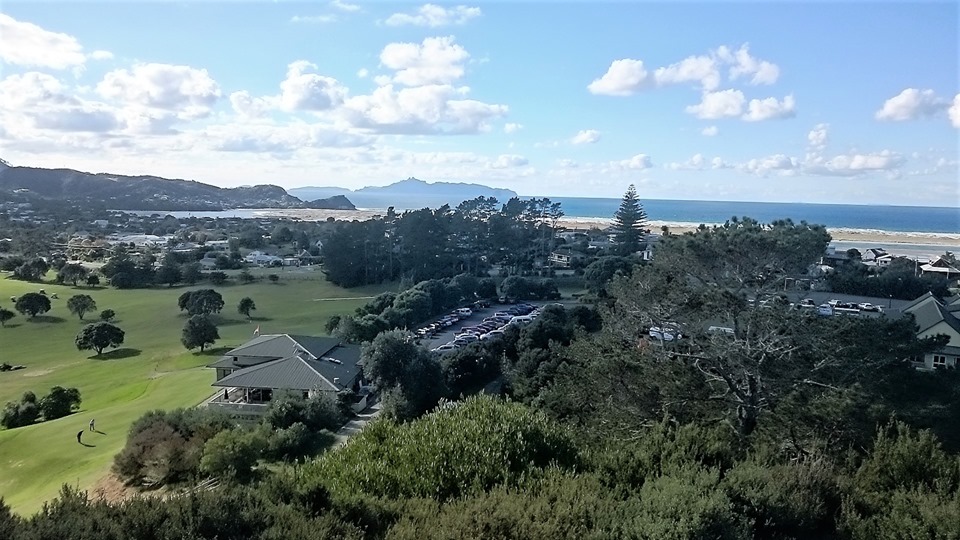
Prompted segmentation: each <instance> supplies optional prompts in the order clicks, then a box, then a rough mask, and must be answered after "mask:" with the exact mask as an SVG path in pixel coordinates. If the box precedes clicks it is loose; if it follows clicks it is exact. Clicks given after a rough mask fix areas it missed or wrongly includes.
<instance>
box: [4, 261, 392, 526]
mask: <svg viewBox="0 0 960 540" xmlns="http://www.w3.org/2000/svg"><path fill="white" fill-rule="evenodd" d="M253 273H254V275H260V274H263V275H266V274H269V273H276V274H279V275H280V276H281V279H280V282H279V283H270V282H269V281H267V280H263V281H260V282H257V283H253V284H249V285H238V284H233V285H225V286H222V287H217V288H216V289H217V290H218V291H219V292H220V293H221V294H222V295H223V299H224V302H225V306H224V309H223V313H221V315H220V317H219V319H216V320H217V321H218V322H217V324H218V326H219V329H220V337H221V339H220V340H219V341H218V342H217V344H216V345H215V346H214V347H215V348H222V347H234V346H237V345H240V344H241V343H243V342H245V341H246V340H248V339H250V338H251V337H252V333H253V330H254V328H256V327H257V325H259V326H260V331H261V333H262V334H269V333H300V334H308V335H321V334H323V333H324V332H323V325H324V323H325V322H326V320H327V319H328V318H329V317H330V316H331V315H334V314H337V313H349V312H352V311H353V310H354V309H355V308H356V307H358V306H360V305H362V304H363V303H365V302H366V300H364V299H358V298H356V297H363V296H370V295H375V294H377V293H379V292H382V291H383V290H387V289H388V288H389V287H368V288H358V289H350V290H346V289H341V288H339V287H336V286H334V285H332V284H330V283H327V282H326V281H324V280H323V277H322V274H321V273H320V272H319V271H316V272H309V271H304V270H286V271H283V270H280V269H274V270H271V271H266V270H263V271H259V270H258V271H254V272H253ZM51 275H52V274H51ZM5 278H6V275H5V274H3V273H0V306H3V307H6V308H8V309H13V306H12V303H11V302H10V297H11V296H19V295H21V294H23V293H26V292H36V291H38V290H39V289H41V288H42V289H45V290H46V292H47V294H48V295H52V294H54V293H56V294H57V295H58V296H59V298H58V299H56V300H51V302H52V304H53V308H52V309H51V310H50V312H48V313H46V314H45V315H43V316H38V317H37V319H36V320H30V319H28V318H26V317H24V316H21V315H19V314H18V315H17V317H16V318H14V319H13V320H11V321H9V322H8V323H7V327H6V328H0V362H6V363H9V364H22V365H25V366H26V369H23V370H18V371H12V372H0V404H2V403H6V402H8V401H19V399H20V396H21V395H22V394H23V392H25V391H27V390H31V391H33V392H34V393H35V394H37V397H38V398H39V397H42V396H43V395H45V394H46V393H47V392H49V390H50V387H51V386H55V385H60V386H64V387H76V388H78V389H79V390H80V393H81V396H82V398H83V403H82V405H81V407H80V411H79V412H77V413H75V414H73V415H70V416H68V417H66V418H61V419H59V420H54V421H52V422H44V423H41V424H37V425H33V426H27V427H22V428H17V429H12V430H4V429H2V428H0V471H2V472H0V497H3V498H4V499H5V501H6V503H7V504H9V505H11V506H12V507H13V509H14V510H15V511H16V512H18V513H21V514H29V513H32V512H35V511H36V510H37V509H39V508H40V506H41V505H42V504H43V502H44V501H45V500H48V499H50V498H52V497H54V496H56V494H57V493H58V491H59V490H60V486H61V485H62V484H64V483H67V484H70V485H71V486H74V487H79V488H81V489H87V488H90V487H91V486H93V484H94V483H95V482H96V481H97V480H99V479H100V478H101V477H103V476H104V475H105V474H106V473H107V472H108V471H109V468H110V465H111V463H112V459H113V456H114V454H116V453H117V452H118V451H119V450H120V449H121V448H122V447H123V445H124V442H125V439H126V434H127V430H128V429H129V426H130V424H131V423H132V422H133V421H134V420H135V419H137V418H138V417H139V416H140V415H142V414H143V413H144V412H146V411H148V410H151V409H158V408H159V409H173V408H177V407H185V406H192V405H196V404H198V403H200V402H202V401H203V400H204V399H205V398H207V397H209V396H210V395H212V394H213V391H214V389H213V388H212V387H211V386H210V384H211V383H212V382H213V380H214V374H213V371H212V370H208V369H204V367H203V366H205V365H206V364H208V363H211V362H213V361H215V360H216V359H217V358H218V356H217V355H216V351H214V352H213V353H212V354H211V353H209V352H208V353H205V354H198V353H193V352H188V351H186V350H185V349H184V348H183V346H182V345H181V344H180V331H181V329H182V327H183V323H184V321H185V319H186V316H185V315H182V314H181V313H180V312H179V311H178V309H177V298H178V297H179V296H180V294H182V293H183V292H184V291H186V290H188V288H186V287H174V288H171V289H166V288H162V289H160V288H158V289H147V290H115V289H109V288H98V289H84V288H77V289H74V288H72V287H66V286H60V285H53V284H50V283H44V284H37V283H25V282H21V281H15V280H12V279H5ZM206 287H209V285H200V286H197V287H193V288H206ZM74 294H89V295H90V296H92V297H93V299H94V300H95V301H96V303H97V312H96V313H92V314H87V315H86V316H85V318H86V319H87V321H80V320H78V319H77V317H76V316H75V315H72V314H70V312H69V311H68V310H67V307H66V302H67V299H68V298H70V296H72V295H74ZM245 296H249V297H250V298H252V299H253V300H254V301H255V302H256V305H257V309H256V311H255V312H253V316H254V320H253V321H251V322H248V321H246V320H245V319H244V317H243V316H242V315H239V314H238V313H237V311H236V310H237V303H238V302H239V301H240V299H241V298H243V297H245ZM107 308H109V309H113V310H114V311H116V313H117V317H116V320H115V324H117V325H118V326H119V327H120V328H122V329H123V330H124V332H126V336H125V341H124V344H123V345H122V346H121V347H120V348H119V349H118V350H116V351H110V350H108V351H105V352H104V357H106V359H99V358H95V357H93V352H92V351H82V352H81V351H78V350H77V349H76V347H75V346H74V337H75V336H76V334H77V332H78V331H79V330H80V328H81V327H82V326H83V325H84V324H86V323H87V322H91V319H92V320H96V319H97V316H98V314H99V312H100V310H103V309H107ZM220 350H222V349H220ZM91 418H95V419H96V427H97V430H98V431H101V432H103V433H102V434H100V433H90V432H86V433H84V442H85V443H87V444H89V445H91V446H90V447H86V446H81V445H80V444H78V443H77V440H76V435H77V432H78V431H80V430H85V429H86V428H87V424H88V422H89V421H90V419H91Z"/></svg>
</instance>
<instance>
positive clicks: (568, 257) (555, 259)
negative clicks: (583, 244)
mask: <svg viewBox="0 0 960 540" xmlns="http://www.w3.org/2000/svg"><path fill="white" fill-rule="evenodd" d="M580 259H583V255H582V254H580V253H576V252H574V251H571V250H569V249H563V248H561V249H558V250H556V251H554V252H552V253H550V255H549V256H548V257H547V262H549V263H550V265H551V266H554V267H556V268H570V266H571V265H572V264H573V262H574V261H577V260H580Z"/></svg>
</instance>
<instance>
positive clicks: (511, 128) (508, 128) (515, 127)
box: [503, 122, 523, 134]
mask: <svg viewBox="0 0 960 540" xmlns="http://www.w3.org/2000/svg"><path fill="white" fill-rule="evenodd" d="M521 129H523V124H517V123H514V122H508V123H506V124H504V126H503V132H504V133H507V134H510V133H516V132H518V131H520V130H521Z"/></svg>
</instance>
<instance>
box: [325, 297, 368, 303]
mask: <svg viewBox="0 0 960 540" xmlns="http://www.w3.org/2000/svg"><path fill="white" fill-rule="evenodd" d="M371 298H376V296H341V297H339V298H314V299H313V300H312V301H313V302H334V301H337V300H370V299H371Z"/></svg>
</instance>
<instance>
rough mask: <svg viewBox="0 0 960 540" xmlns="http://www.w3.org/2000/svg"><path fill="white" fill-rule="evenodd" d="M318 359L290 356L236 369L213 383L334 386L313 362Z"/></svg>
mask: <svg viewBox="0 0 960 540" xmlns="http://www.w3.org/2000/svg"><path fill="white" fill-rule="evenodd" d="M314 362H316V361H315V360H309V359H305V358H301V357H299V356H291V357H289V358H283V359H280V360H274V361H272V362H266V363H263V364H259V365H256V366H252V367H248V368H245V369H241V370H239V371H235V372H233V373H231V374H230V375H227V376H226V377H224V378H222V379H220V380H219V381H217V382H215V383H213V385H214V386H226V387H237V388H284V389H289V390H312V389H321V390H331V389H333V386H332V384H331V383H330V382H329V381H327V379H325V378H324V377H323V376H322V375H320V373H319V372H318V371H317V370H316V369H315V368H314V367H313V366H312V365H311V364H312V363H314Z"/></svg>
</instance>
